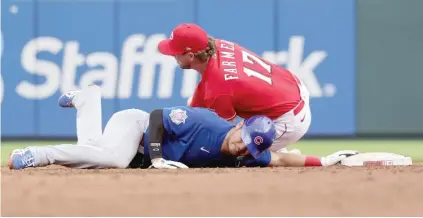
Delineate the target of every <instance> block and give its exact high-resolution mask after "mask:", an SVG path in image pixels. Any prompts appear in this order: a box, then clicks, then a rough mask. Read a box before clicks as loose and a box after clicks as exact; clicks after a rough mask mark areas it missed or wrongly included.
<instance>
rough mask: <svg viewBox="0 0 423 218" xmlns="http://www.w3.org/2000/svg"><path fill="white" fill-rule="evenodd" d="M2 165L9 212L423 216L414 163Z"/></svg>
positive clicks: (419, 173) (422, 188)
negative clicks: (78, 167)
mask: <svg viewBox="0 0 423 218" xmlns="http://www.w3.org/2000/svg"><path fill="white" fill-rule="evenodd" d="M1 173H2V175H1V176H2V178H1V179H2V194H1V197H2V199H1V201H2V205H1V209H2V213H1V215H2V216H423V206H422V196H423V185H422V184H423V164H420V163H419V164H417V165H414V166H410V167H368V168H364V167H359V168H348V167H341V166H335V167H328V168H262V169H260V168H254V169H252V168H250V169H248V168H241V169H183V170H153V169H149V170H141V169H139V170H138V169H137V170H74V169H68V168H64V167H58V166H49V167H45V168H37V169H25V170H22V171H15V170H14V171H11V170H9V169H8V168H6V167H3V168H2V170H1Z"/></svg>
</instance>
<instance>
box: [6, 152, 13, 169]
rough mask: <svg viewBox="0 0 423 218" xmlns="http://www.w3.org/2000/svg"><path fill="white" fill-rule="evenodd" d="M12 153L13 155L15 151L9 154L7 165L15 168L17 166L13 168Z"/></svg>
mask: <svg viewBox="0 0 423 218" xmlns="http://www.w3.org/2000/svg"><path fill="white" fill-rule="evenodd" d="M12 155H13V152H12V153H10V155H9V160H8V161H7V166H8V167H9V169H11V170H12V169H15V168H13V161H12Z"/></svg>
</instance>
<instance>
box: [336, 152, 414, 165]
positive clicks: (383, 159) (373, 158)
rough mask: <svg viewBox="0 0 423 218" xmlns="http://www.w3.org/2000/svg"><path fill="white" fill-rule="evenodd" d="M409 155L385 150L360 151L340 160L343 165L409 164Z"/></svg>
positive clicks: (411, 162)
mask: <svg viewBox="0 0 423 218" xmlns="http://www.w3.org/2000/svg"><path fill="white" fill-rule="evenodd" d="M412 164H413V161H412V160H411V157H406V156H403V155H399V154H394V153H387V152H368V153H360V154H357V155H353V156H350V157H347V158H345V159H344V160H342V161H341V165H344V166H411V165H412Z"/></svg>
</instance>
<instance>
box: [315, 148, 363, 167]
mask: <svg viewBox="0 0 423 218" xmlns="http://www.w3.org/2000/svg"><path fill="white" fill-rule="evenodd" d="M358 153H359V152H358V151H352V150H343V151H338V152H335V153H333V154H331V155H328V156H326V157H322V158H321V159H320V162H321V163H322V166H332V165H335V164H338V163H339V162H341V161H342V160H343V159H345V158H347V157H349V156H352V155H356V154H358Z"/></svg>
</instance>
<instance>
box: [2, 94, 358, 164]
mask: <svg viewBox="0 0 423 218" xmlns="http://www.w3.org/2000/svg"><path fill="white" fill-rule="evenodd" d="M59 103H60V105H61V106H63V107H75V108H76V109H77V137H78V143H77V144H76V145H53V146H40V147H36V146H33V147H27V148H24V149H17V150H14V151H13V152H12V154H11V156H10V158H9V167H10V168H11V169H23V168H27V167H41V166H46V165H49V164H58V165H63V166H68V167H72V168H127V167H128V166H129V164H130V162H131V160H133V158H134V157H135V156H136V154H137V151H140V152H141V153H144V154H145V155H144V163H143V167H147V166H150V163H151V162H152V167H154V168H186V167H187V166H188V167H217V166H219V167H239V166H251V167H254V166H329V165H334V164H336V163H338V162H339V161H341V160H342V159H344V158H345V157H346V156H348V155H353V154H356V153H357V152H355V151H341V152H337V153H335V154H332V155H329V156H327V157H322V158H317V157H310V156H303V155H298V154H293V153H274V152H271V151H269V150H268V149H267V148H269V147H270V146H271V144H272V143H273V140H274V138H275V132H276V130H275V126H274V124H273V122H272V121H271V120H270V119H269V118H267V117H265V116H254V117H251V118H249V119H246V120H245V122H241V123H239V124H237V125H236V126H234V125H233V124H232V123H230V122H227V121H226V120H224V119H222V118H220V117H219V116H218V115H217V114H216V113H214V112H212V111H210V110H209V109H205V108H191V107H188V106H182V107H172V108H164V109H159V110H154V111H153V112H152V113H151V115H149V114H148V113H146V112H144V111H141V110H137V109H129V110H123V111H120V112H117V113H115V114H114V115H113V116H112V117H111V118H110V120H109V121H108V123H107V125H106V128H105V130H104V133H103V134H102V133H101V126H102V125H101V92H100V88H99V87H98V86H89V87H88V88H87V89H84V90H82V91H76V92H69V93H67V94H65V95H63V96H62V97H61V98H60V99H59ZM147 128H148V129H147ZM140 144H141V146H140ZM142 145H144V146H142ZM150 156H151V158H149V157H150ZM251 156H252V157H251ZM150 160H152V161H150Z"/></svg>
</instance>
